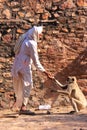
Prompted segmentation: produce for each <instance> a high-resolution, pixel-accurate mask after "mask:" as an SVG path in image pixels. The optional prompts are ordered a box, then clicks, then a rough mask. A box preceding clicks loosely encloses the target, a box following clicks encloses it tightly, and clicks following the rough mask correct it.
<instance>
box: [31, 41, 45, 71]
mask: <svg viewBox="0 0 87 130" xmlns="http://www.w3.org/2000/svg"><path fill="white" fill-rule="evenodd" d="M30 56H31V58H32V60H33V63H34V65H35V66H36V68H37V69H38V70H40V71H42V72H44V71H45V69H44V67H43V66H42V65H41V63H40V61H39V56H38V52H37V43H36V42H35V43H34V44H30Z"/></svg>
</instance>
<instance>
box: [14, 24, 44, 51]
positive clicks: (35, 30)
mask: <svg viewBox="0 0 87 130" xmlns="http://www.w3.org/2000/svg"><path fill="white" fill-rule="evenodd" d="M42 31H43V27H42V26H39V27H38V26H34V27H32V28H31V29H29V30H28V31H27V32H26V33H24V34H22V35H21V36H20V37H19V39H18V41H17V43H16V45H15V47H14V52H15V54H18V53H19V51H20V47H21V45H22V43H23V41H24V40H25V39H26V38H27V39H29V40H34V41H36V42H38V40H39V34H41V33H42Z"/></svg>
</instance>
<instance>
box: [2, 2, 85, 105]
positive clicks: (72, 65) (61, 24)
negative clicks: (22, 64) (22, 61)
mask: <svg viewBox="0 0 87 130" xmlns="http://www.w3.org/2000/svg"><path fill="white" fill-rule="evenodd" d="M33 25H43V27H44V32H43V34H44V35H43V39H42V41H41V43H39V44H38V53H39V57H40V61H41V63H42V64H43V65H44V67H45V68H46V69H47V70H48V71H49V72H51V73H52V74H53V75H55V77H56V78H57V79H58V80H60V82H62V83H65V80H66V78H67V76H68V75H75V76H76V77H77V79H78V83H79V85H80V87H81V88H83V87H84V88H85V91H84V92H85V94H86V86H87V1H86V0H34V1H31V0H24V1H21V0H0V52H1V53H0V73H1V74H0V92H1V94H0V98H1V99H0V100H1V104H2V102H3V101H2V97H5V100H6V99H7V100H6V101H7V102H9V100H8V99H10V98H11V99H12V98H13V88H12V77H11V74H10V70H11V65H12V62H13V59H14V52H13V47H14V44H15V42H16V40H17V39H18V37H19V36H20V35H21V34H22V33H24V32H26V31H27V30H28V29H29V28H31V27H32V26H33ZM33 72H34V74H33V75H34V86H35V87H36V89H37V88H40V86H41V85H42V84H43V82H44V85H43V86H44V88H45V87H46V86H47V87H48V88H50V86H51V88H50V89H52V88H53V87H54V86H56V85H55V83H53V82H51V81H49V80H47V78H46V77H45V76H43V74H41V73H40V72H36V71H35V70H34V71H33ZM36 89H35V90H34V91H37V90H36ZM44 90H45V89H44ZM5 92H7V93H5ZM9 92H10V93H9ZM45 92H49V91H48V90H46V91H45ZM45 92H44V93H45ZM33 93H34V92H33ZM38 93H39V90H38ZM9 95H10V96H9ZM32 95H33V94H32ZM32 95H31V96H32ZM43 95H44V96H45V97H46V93H45V94H42V96H41V97H43ZM49 95H52V94H51V93H50V92H49ZM36 96H37V95H36ZM41 97H40V98H41ZM34 98H35V96H34ZM46 98H47V97H46ZM41 99H42V98H41ZM33 100H34V99H33Z"/></svg>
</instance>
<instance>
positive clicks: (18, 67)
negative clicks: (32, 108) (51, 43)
mask: <svg viewBox="0 0 87 130" xmlns="http://www.w3.org/2000/svg"><path fill="white" fill-rule="evenodd" d="M42 31H43V27H42V26H39V27H37V26H34V27H32V28H31V29H29V30H28V31H27V32H26V33H25V34H23V35H22V36H21V37H20V38H19V40H18V42H17V43H16V45H15V48H14V52H15V59H14V63H13V66H12V76H13V87H14V91H15V96H16V102H15V103H14V105H13V110H15V111H19V110H21V111H25V110H26V109H27V104H28V100H29V96H30V91H31V89H32V87H33V81H32V70H31V65H32V63H33V64H34V65H35V66H36V68H37V69H38V70H40V71H41V72H43V73H45V74H46V75H47V76H48V77H49V78H52V76H51V75H50V74H48V73H47V71H46V70H45V69H44V67H43V66H42V65H41V63H40V61H39V57H38V52H37V42H38V40H39V37H40V35H41V34H42Z"/></svg>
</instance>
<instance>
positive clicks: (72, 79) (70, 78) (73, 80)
mask: <svg viewBox="0 0 87 130" xmlns="http://www.w3.org/2000/svg"><path fill="white" fill-rule="evenodd" d="M75 82H76V77H75V76H69V77H68V78H67V83H68V84H69V83H75Z"/></svg>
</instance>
